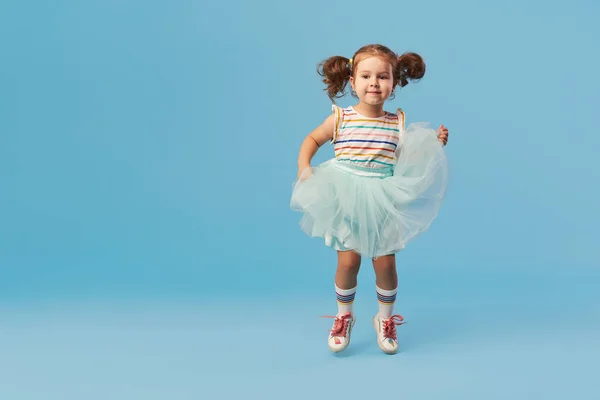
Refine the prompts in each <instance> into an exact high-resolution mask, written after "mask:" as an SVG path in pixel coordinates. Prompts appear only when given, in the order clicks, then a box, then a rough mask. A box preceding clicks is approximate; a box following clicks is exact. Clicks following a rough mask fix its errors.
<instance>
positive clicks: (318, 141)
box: [298, 114, 335, 175]
mask: <svg viewBox="0 0 600 400" xmlns="http://www.w3.org/2000/svg"><path fill="white" fill-rule="evenodd" d="M334 121H335V115H334V114H331V115H330V116H328V117H327V118H326V119H325V121H323V123H322V124H321V125H319V126H318V127H316V128H315V130H313V131H312V132H311V133H309V134H308V136H306V138H305V139H304V141H303V142H302V146H300V153H299V154H298V174H299V175H300V173H301V172H302V171H303V170H304V169H306V168H308V167H310V161H311V160H312V158H313V157H314V155H315V154H316V153H317V150H319V147H321V146H322V145H323V144H325V143H326V142H328V141H330V140H331V139H332V138H333V128H334V126H333V125H334Z"/></svg>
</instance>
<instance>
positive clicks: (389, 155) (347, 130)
mask: <svg viewBox="0 0 600 400" xmlns="http://www.w3.org/2000/svg"><path fill="white" fill-rule="evenodd" d="M332 110H333V113H334V114H335V124H334V132H333V138H332V139H331V143H333V144H334V152H335V158H337V159H338V161H346V162H356V163H360V165H361V166H364V167H368V168H369V167H370V168H385V167H393V166H394V165H395V161H396V150H398V146H400V136H401V134H402V133H404V112H402V110H401V109H398V110H397V111H396V114H393V113H390V112H386V113H385V115H383V116H382V117H377V118H369V117H365V116H363V115H361V114H359V113H358V112H356V110H354V107H347V108H340V107H338V106H336V105H335V104H334V105H333V106H332Z"/></svg>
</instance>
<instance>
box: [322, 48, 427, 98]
mask: <svg viewBox="0 0 600 400" xmlns="http://www.w3.org/2000/svg"><path fill="white" fill-rule="evenodd" d="M369 56H376V57H381V58H383V59H385V60H386V61H389V63H390V64H392V71H393V72H394V87H395V86H396V85H400V87H404V86H406V85H408V80H409V79H410V80H411V81H415V80H418V79H421V78H422V77H423V76H424V75H425V62H424V61H423V58H422V57H421V56H420V55H418V54H416V53H411V52H409V53H404V54H402V55H398V54H396V53H394V52H393V51H392V50H390V49H389V48H388V47H386V46H383V45H381V44H369V45H366V46H363V47H361V48H360V49H358V51H357V52H356V53H354V55H353V56H352V58H346V57H343V56H333V57H329V58H328V59H326V60H324V61H322V62H321V63H319V65H318V67H317V73H318V74H319V75H321V76H322V77H323V83H325V84H326V85H327V88H325V89H324V90H326V91H327V95H328V96H329V98H330V99H331V100H332V101H334V98H339V97H342V96H344V95H345V90H346V85H347V84H348V82H349V81H350V77H351V76H354V72H355V71H356V66H357V65H358V63H359V62H361V61H362V60H364V59H365V58H367V57H369Z"/></svg>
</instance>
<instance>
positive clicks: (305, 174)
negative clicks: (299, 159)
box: [298, 165, 312, 182]
mask: <svg viewBox="0 0 600 400" xmlns="http://www.w3.org/2000/svg"><path fill="white" fill-rule="evenodd" d="M311 175H312V168H311V166H310V165H308V166H306V167H300V168H298V180H299V181H300V182H304V181H305V180H307V179H308V178H310V177H311Z"/></svg>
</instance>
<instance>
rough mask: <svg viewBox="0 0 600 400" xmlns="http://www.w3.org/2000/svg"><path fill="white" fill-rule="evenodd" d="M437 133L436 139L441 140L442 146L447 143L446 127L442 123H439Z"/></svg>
mask: <svg viewBox="0 0 600 400" xmlns="http://www.w3.org/2000/svg"><path fill="white" fill-rule="evenodd" d="M437 133H438V140H439V141H440V142H442V143H443V144H444V146H445V145H446V144H448V128H446V127H445V126H444V125H440V127H439V128H438V130H437Z"/></svg>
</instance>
